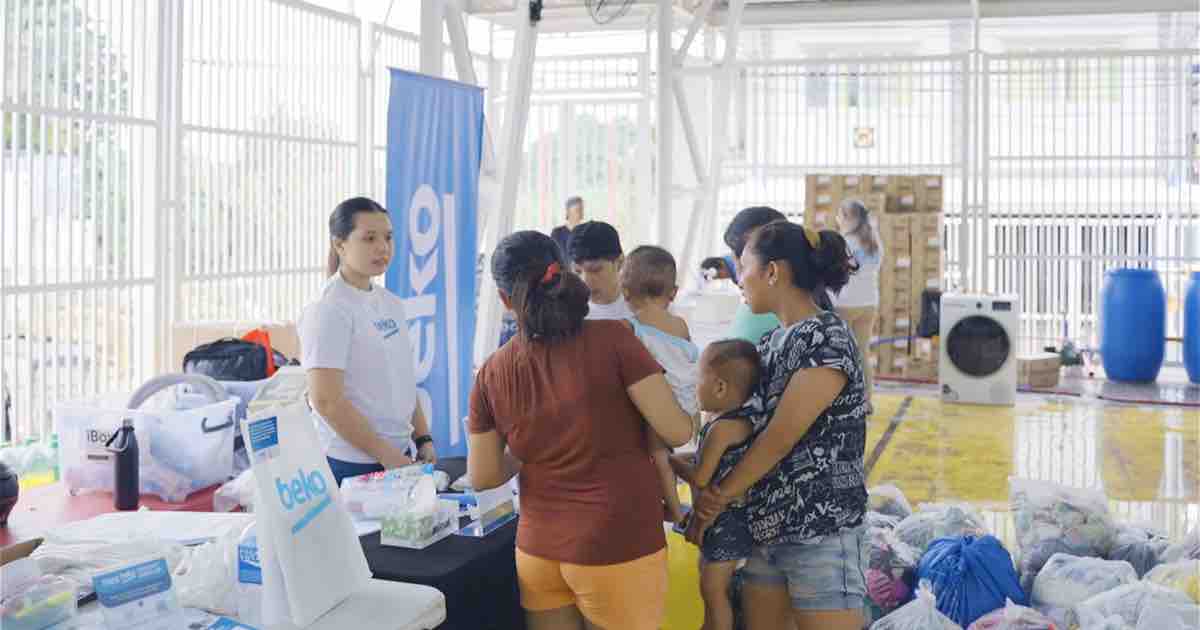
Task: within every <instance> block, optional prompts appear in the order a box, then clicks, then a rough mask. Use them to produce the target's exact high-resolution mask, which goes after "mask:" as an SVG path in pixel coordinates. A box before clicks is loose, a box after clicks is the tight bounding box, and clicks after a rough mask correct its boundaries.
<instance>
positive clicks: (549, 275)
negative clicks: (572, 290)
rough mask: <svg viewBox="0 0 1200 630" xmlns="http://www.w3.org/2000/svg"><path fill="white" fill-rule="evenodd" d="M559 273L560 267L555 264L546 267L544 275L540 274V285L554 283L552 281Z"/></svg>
mask: <svg viewBox="0 0 1200 630" xmlns="http://www.w3.org/2000/svg"><path fill="white" fill-rule="evenodd" d="M560 271H562V265H559V264H558V263H556V262H552V263H550V264H549V265H546V273H544V274H542V284H550V283H551V282H554V279H555V278H557V277H558V274H559V272H560Z"/></svg>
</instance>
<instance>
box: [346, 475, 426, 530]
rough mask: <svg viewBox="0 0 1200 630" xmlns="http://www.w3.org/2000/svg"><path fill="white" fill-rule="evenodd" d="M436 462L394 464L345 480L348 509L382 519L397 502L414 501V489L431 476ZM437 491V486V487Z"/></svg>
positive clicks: (369, 518)
mask: <svg viewBox="0 0 1200 630" xmlns="http://www.w3.org/2000/svg"><path fill="white" fill-rule="evenodd" d="M432 469H433V466H430V465H428V464H414V465H412V466H405V467H403V468H393V469H391V470H385V471H383V472H374V473H367V474H365V475H358V476H356V477H346V478H345V479H343V480H342V488H341V490H342V501H344V502H345V504H346V511H347V512H349V513H350V515H351V516H353V517H354V518H358V519H368V520H379V519H382V518H383V517H384V516H385V515H386V514H387V513H388V512H390V511H391V510H392V509H393V508H394V507H395V504H397V503H399V504H401V505H403V504H407V503H409V502H410V501H412V498H413V491H414V489H415V488H416V487H417V486H418V485H419V484H420V482H421V481H422V480H423V479H425V478H428V479H429V482H430V483H435V482H434V480H433V478H432V477H430V473H431V472H432ZM434 494H435V495H436V494H437V488H436V487H435V488H434Z"/></svg>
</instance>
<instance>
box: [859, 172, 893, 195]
mask: <svg viewBox="0 0 1200 630" xmlns="http://www.w3.org/2000/svg"><path fill="white" fill-rule="evenodd" d="M890 184H891V178H890V177H888V176H887V175H864V176H863V186H862V187H861V190H865V191H868V192H882V193H886V192H887V191H888V186H889V185H890Z"/></svg>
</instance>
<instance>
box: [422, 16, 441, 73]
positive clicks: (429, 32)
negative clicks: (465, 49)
mask: <svg viewBox="0 0 1200 630" xmlns="http://www.w3.org/2000/svg"><path fill="white" fill-rule="evenodd" d="M443 2H444V0H421V73H422V74H428V75H429V76H432V77H440V76H442V59H443V58H444V57H445V48H444V47H443V46H442V23H443V21H444V20H443V19H442V16H443V11H444V7H443V5H442V3H443Z"/></svg>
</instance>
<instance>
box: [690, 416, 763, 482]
mask: <svg viewBox="0 0 1200 630" xmlns="http://www.w3.org/2000/svg"><path fill="white" fill-rule="evenodd" d="M716 422H717V423H718V424H717V426H715V427H713V428H712V429H711V430H710V431H709V432H708V437H707V438H705V440H704V448H702V449H700V455H699V463H698V464H696V467H695V471H694V472H693V474H692V479H691V480H690V483H692V484H693V485H695V486H696V487H699V488H704V487H707V486H708V484H709V483H710V482H711V481H712V477H713V474H715V473H716V472H717V465H718V464H719V463H720V462H721V456H722V455H724V454H725V451H727V450H729V447H731V446H734V445H735V444H738V443H739V442H742V441H744V440H745V439H746V438H748V437H750V433H751V428H750V423H749V422H746V421H745V420H742V419H737V420H717V421H716Z"/></svg>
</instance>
